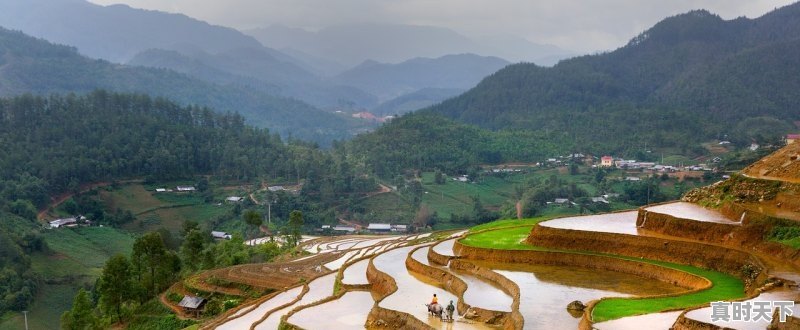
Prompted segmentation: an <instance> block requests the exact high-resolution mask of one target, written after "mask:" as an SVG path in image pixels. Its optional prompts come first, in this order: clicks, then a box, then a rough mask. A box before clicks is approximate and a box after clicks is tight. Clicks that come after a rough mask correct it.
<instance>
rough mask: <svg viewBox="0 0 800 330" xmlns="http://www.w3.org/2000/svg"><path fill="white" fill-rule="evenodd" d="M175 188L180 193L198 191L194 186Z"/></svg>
mask: <svg viewBox="0 0 800 330" xmlns="http://www.w3.org/2000/svg"><path fill="white" fill-rule="evenodd" d="M175 188H176V189H177V190H178V191H195V190H196V189H195V188H194V187H193V186H177V187H175Z"/></svg>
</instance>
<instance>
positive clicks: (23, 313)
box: [22, 311, 28, 330]
mask: <svg viewBox="0 0 800 330" xmlns="http://www.w3.org/2000/svg"><path fill="white" fill-rule="evenodd" d="M22 315H25V330H28V311H22Z"/></svg>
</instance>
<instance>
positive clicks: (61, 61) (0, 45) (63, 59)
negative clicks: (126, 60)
mask: <svg viewBox="0 0 800 330" xmlns="http://www.w3.org/2000/svg"><path fill="white" fill-rule="evenodd" d="M211 73H213V72H209V74H211ZM237 79H238V78H236V79H233V80H237ZM98 88H102V89H107V90H112V91H120V92H134V93H143V94H149V95H152V96H159V97H167V98H171V99H173V100H176V101H179V102H181V103H183V104H195V105H200V106H208V107H212V108H213V109H214V110H216V111H219V112H239V113H241V114H242V115H243V116H244V117H245V118H246V119H247V120H248V121H249V122H250V123H252V124H255V125H258V126H261V127H266V128H269V129H270V130H271V131H272V132H275V133H280V134H281V135H284V136H289V135H292V136H294V137H297V138H304V139H308V140H312V141H316V142H319V143H323V144H327V143H329V142H330V141H332V140H333V139H343V138H347V137H349V136H350V135H351V134H350V132H349V129H350V128H351V127H352V123H351V122H350V121H349V120H346V119H345V118H343V117H340V116H336V115H334V114H330V113H327V112H324V111H321V110H319V109H316V108H314V107H312V106H310V105H308V104H306V103H303V102H300V101H297V100H294V99H289V98H284V97H277V96H271V95H268V94H266V93H264V92H262V91H260V90H258V89H255V88H252V87H248V86H243V85H242V84H230V85H221V84H214V83H210V82H206V81H202V80H199V79H194V78H191V77H189V76H187V75H184V74H180V73H177V72H174V71H170V70H164V69H155V68H144V67H132V66H127V65H120V64H113V63H109V62H106V61H104V60H95V59H90V58H87V57H85V56H82V55H80V54H78V52H77V50H76V49H75V48H73V47H67V46H60V45H54V44H51V43H49V42H46V41H44V40H41V39H36V38H33V37H30V36H27V35H24V34H22V33H20V32H14V31H9V30H5V29H2V28H0V96H11V95H18V94H23V93H33V94H39V95H47V94H51V93H70V92H75V93H86V92H89V91H92V90H95V89H98Z"/></svg>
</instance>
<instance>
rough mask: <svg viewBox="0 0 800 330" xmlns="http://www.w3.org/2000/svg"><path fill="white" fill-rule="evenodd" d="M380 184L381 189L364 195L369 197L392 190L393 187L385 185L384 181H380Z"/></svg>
mask: <svg viewBox="0 0 800 330" xmlns="http://www.w3.org/2000/svg"><path fill="white" fill-rule="evenodd" d="M378 186H379V187H380V189H378V191H371V192H368V193H367V194H366V196H364V197H365V198H368V197H372V196H375V195H380V194H385V193H388V192H391V191H392V188H389V187H388V186H386V185H384V184H382V183H379V184H378Z"/></svg>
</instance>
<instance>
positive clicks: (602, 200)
mask: <svg viewBox="0 0 800 330" xmlns="http://www.w3.org/2000/svg"><path fill="white" fill-rule="evenodd" d="M592 203H603V204H608V200H606V199H605V198H604V197H592Z"/></svg>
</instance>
